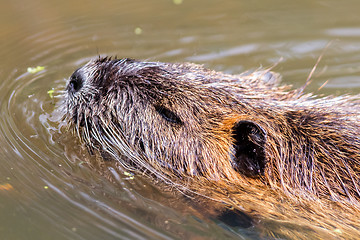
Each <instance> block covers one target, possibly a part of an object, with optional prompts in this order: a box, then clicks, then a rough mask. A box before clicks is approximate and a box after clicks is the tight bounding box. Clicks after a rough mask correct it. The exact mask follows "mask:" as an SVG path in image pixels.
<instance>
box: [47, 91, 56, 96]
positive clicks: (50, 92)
mask: <svg viewBox="0 0 360 240" xmlns="http://www.w3.org/2000/svg"><path fill="white" fill-rule="evenodd" d="M54 92H55V90H54V89H50V90H49V91H47V94H49V97H50V98H54V95H53V93H54Z"/></svg>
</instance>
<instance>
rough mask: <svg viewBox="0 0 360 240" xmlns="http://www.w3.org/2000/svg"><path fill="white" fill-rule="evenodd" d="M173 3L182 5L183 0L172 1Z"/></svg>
mask: <svg viewBox="0 0 360 240" xmlns="http://www.w3.org/2000/svg"><path fill="white" fill-rule="evenodd" d="M173 3H174V4H175V5H180V4H182V3H183V0H173Z"/></svg>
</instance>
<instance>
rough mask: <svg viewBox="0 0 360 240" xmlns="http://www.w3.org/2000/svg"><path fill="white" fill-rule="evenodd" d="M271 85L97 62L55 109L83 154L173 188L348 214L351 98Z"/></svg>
mask: <svg viewBox="0 0 360 240" xmlns="http://www.w3.org/2000/svg"><path fill="white" fill-rule="evenodd" d="M279 81H280V76H279V75H278V74H276V73H273V72H271V71H269V70H259V71H254V72H246V73H243V74H239V75H229V74H224V73H221V72H216V71H212V70H208V69H205V68H204V67H202V66H200V65H196V64H192V63H161V62H143V61H137V60H132V59H127V58H124V59H114V60H112V59H111V58H99V59H96V60H93V61H90V62H89V63H87V64H86V65H85V66H83V67H81V68H79V69H78V70H76V71H75V72H74V73H73V75H72V76H71V77H70V80H69V82H68V85H67V87H66V94H65V98H64V102H63V107H64V109H65V111H64V113H65V118H66V119H67V121H68V123H69V125H71V126H73V127H74V129H75V132H77V134H78V136H79V137H80V138H81V139H82V140H83V142H84V144H85V145H86V146H87V147H88V148H89V149H90V150H91V151H96V152H99V153H100V154H101V155H102V156H103V157H104V158H105V159H114V160H116V161H118V162H119V163H120V164H121V165H122V166H123V167H125V168H127V169H136V170H139V171H142V172H146V173H147V174H149V175H150V176H151V177H153V178H157V179H161V180H163V181H164V182H166V183H168V184H172V185H174V186H176V187H178V188H181V189H188V190H190V191H191V192H198V193H199V194H201V195H211V196H210V197H211V198H214V199H217V198H219V194H220V195H223V196H225V195H227V197H223V199H228V200H229V199H230V200H229V201H228V203H229V204H232V205H235V206H236V205H240V206H243V205H246V207H244V209H245V210H248V209H253V208H252V207H249V205H251V204H249V201H248V199H247V198H246V197H244V196H247V194H248V195H249V196H250V195H251V196H253V197H251V198H249V199H253V200H252V201H253V202H254V203H255V200H254V199H257V200H259V199H263V200H264V199H265V200H264V201H267V200H266V198H265V197H264V195H263V194H265V195H266V191H269V192H271V194H272V195H273V196H275V197H272V199H273V200H271V204H272V205H271V206H273V205H274V202H276V201H277V200H274V199H282V200H283V199H287V198H288V199H290V200H289V201H295V202H297V203H300V204H303V203H305V202H306V204H308V203H309V202H310V205H311V201H313V202H326V203H329V204H332V203H336V204H343V205H342V206H346V207H344V208H346V209H353V207H354V209H357V208H358V206H359V200H360V189H359V188H360V186H359V185H360V179H359V174H360V137H359V132H360V122H359V119H360V113H359V112H360V101H359V96H337V97H334V96H328V97H321V98H319V97H316V96H314V95H312V94H303V89H291V87H290V86H286V85H283V86H281V85H279ZM207 185H211V187H209V188H207V187H205V186H207ZM252 188H253V192H251V191H252ZM204 189H207V190H204ZM239 192H241V193H242V194H241V195H242V196H243V197H241V196H240V197H239V194H238V193H239ZM277 196H280V197H277ZM223 199H221V201H224V200H223ZM314 204H315V203H314ZM269 206H270V205H269ZM271 206H270V207H269V209H270V208H271ZM310 209H311V207H310ZM314 209H316V207H314ZM339 209H342V207H340V208H339ZM269 211H270V210H269ZM349 211H350V212H351V211H355V212H356V211H358V210H349ZM269 214H270V215H271V213H269ZM350 214H351V213H350ZM275 215H276V214H275ZM300 215H301V214H300ZM279 216H280V217H281V214H279ZM351 216H352V217H354V216H353V215H351ZM305 218H306V217H305V216H303V217H301V219H305ZM317 218H320V217H316V216H313V217H308V220H309V219H310V220H309V221H310V222H312V223H313V222H316V219H317ZM335 218H336V217H335ZM344 218H346V217H344ZM329 219H330V220H329ZM331 219H332V218H328V221H330V222H331V221H333V220H331ZM326 221H327V220H326ZM326 221H325V220H321V221H320V223H317V224H318V225H321V224H323V226H329V225H331V223H329V222H326ZM349 221H350V222H351V219H349ZM325 222H326V223H325ZM353 222H358V220H357V219H356V221H355V220H353ZM315 225H316V224H315ZM325 228H326V227H325Z"/></svg>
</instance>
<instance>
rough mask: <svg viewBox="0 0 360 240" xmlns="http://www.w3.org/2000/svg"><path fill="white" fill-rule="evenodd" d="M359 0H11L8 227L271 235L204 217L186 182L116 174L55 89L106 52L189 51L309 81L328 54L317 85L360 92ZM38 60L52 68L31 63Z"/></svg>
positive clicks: (5, 97) (0, 187)
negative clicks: (179, 185) (183, 196)
mask: <svg viewBox="0 0 360 240" xmlns="http://www.w3.org/2000/svg"><path fill="white" fill-rule="evenodd" d="M359 8H360V2H358V1H345V2H344V1H335V0H330V1H322V0H316V1H306V0H305V1H285V0H276V1H265V0H256V1H218V0H211V1H203V0H199V1H190V0H183V1H176V0H174V1H171V0H168V1H167V0H157V1H156V0H148V1H125V0H122V1H76V2H74V1H67V0H64V1H44V0H34V1H18V0H14V1H3V2H2V7H1V9H0V38H1V44H0V56H1V60H0V92H1V93H0V107H1V117H0V239H87V240H89V239H259V238H262V235H261V229H259V228H256V227H253V228H250V229H241V228H231V227H228V226H226V225H225V224H224V223H222V222H221V221H215V220H212V219H206V218H199V217H197V216H195V215H193V214H192V213H191V211H187V210H186V208H191V206H188V205H187V203H186V202H185V201H184V202H182V201H181V200H179V201H177V200H178V194H174V193H171V191H170V192H169V191H162V190H161V189H162V187H160V186H161V184H157V183H152V182H151V181H149V179H147V178H146V177H142V176H140V175H135V176H134V177H132V176H127V174H126V173H125V174H124V172H122V171H116V170H115V168H114V166H112V165H111V164H109V166H107V167H108V169H109V171H110V172H112V173H113V180H112V181H110V180H109V179H108V177H106V176H104V175H102V174H100V173H99V172H98V171H96V170H95V169H93V167H90V166H89V165H88V164H86V163H85V162H86V160H87V158H91V157H92V156H89V155H88V154H87V152H86V151H83V149H81V147H80V144H79V143H78V142H77V141H76V139H75V137H72V136H71V135H69V134H67V133H66V132H65V133H64V132H63V130H62V131H61V130H60V126H61V124H63V123H61V121H60V120H59V119H58V118H56V116H54V114H53V111H54V109H55V105H56V104H57V103H58V102H59V101H60V99H59V97H57V96H59V95H60V94H59V93H61V91H62V90H64V88H65V85H66V79H67V78H68V77H69V76H70V75H71V73H72V72H73V71H74V70H75V69H77V68H78V67H80V66H81V65H83V64H85V63H86V62H87V61H88V60H90V59H92V58H96V57H97V56H99V55H101V56H105V55H110V56H118V57H131V58H136V59H143V60H151V61H167V62H184V61H190V62H195V63H199V64H204V65H205V66H206V67H208V68H211V69H215V70H219V71H224V72H226V73H231V74H237V73H240V72H242V71H245V70H248V69H257V68H259V67H270V66H274V65H276V66H275V67H274V71H276V72H279V73H281V74H282V75H283V82H284V83H287V84H293V85H294V86H295V87H299V86H302V85H303V84H304V83H305V81H306V79H307V77H308V76H309V73H310V72H311V69H312V68H313V66H314V65H315V63H316V61H317V59H318V57H319V56H320V55H322V54H323V58H322V60H321V61H320V63H319V65H318V68H317V70H316V72H315V73H314V75H313V76H312V83H311V85H310V86H309V87H308V88H307V91H308V92H315V94H317V95H321V94H334V95H339V94H347V93H350V94H357V93H359V92H360V66H359V62H360V15H359V11H358V10H359ZM329 43H330V45H329V46H328V47H327V48H326V46H327V45H328V44H329ZM325 48H326V49H325ZM324 49H325V50H324ZM36 66H43V67H44V69H43V70H41V71H38V72H35V73H31V71H30V72H29V71H28V68H29V67H36ZM325 82H327V84H326V85H324V86H323V84H324V83H325ZM319 88H321V89H319ZM52 89H54V96H55V97H54V98H52V97H51V96H50V95H51V94H48V91H49V90H52ZM114 179H115V180H114ZM175 205H176V206H175ZM184 209H185V210H184ZM289 231H291V230H289ZM264 239H265V238H264Z"/></svg>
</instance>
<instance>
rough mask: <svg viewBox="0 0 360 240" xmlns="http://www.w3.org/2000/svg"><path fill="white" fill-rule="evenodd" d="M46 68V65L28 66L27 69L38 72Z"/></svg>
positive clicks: (30, 71)
mask: <svg viewBox="0 0 360 240" xmlns="http://www.w3.org/2000/svg"><path fill="white" fill-rule="evenodd" d="M44 69H45V67H44V66H37V67H28V68H27V71H28V72H29V73H37V72H40V71H42V70H44Z"/></svg>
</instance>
